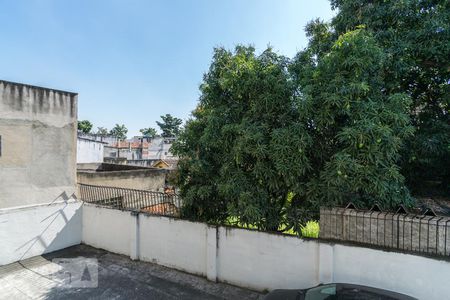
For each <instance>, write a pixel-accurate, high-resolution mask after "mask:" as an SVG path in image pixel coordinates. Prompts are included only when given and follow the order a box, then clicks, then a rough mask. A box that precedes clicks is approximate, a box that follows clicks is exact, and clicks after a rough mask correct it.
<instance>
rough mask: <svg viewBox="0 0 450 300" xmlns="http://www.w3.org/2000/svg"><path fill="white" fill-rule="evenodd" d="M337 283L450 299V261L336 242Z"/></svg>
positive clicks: (335, 270)
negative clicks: (449, 280)
mask: <svg viewBox="0 0 450 300" xmlns="http://www.w3.org/2000/svg"><path fill="white" fill-rule="evenodd" d="M332 248H333V252H332V253H333V256H332V257H333V262H334V272H333V280H334V282H350V283H356V284H363V285H371V286H375V287H380V288H384V289H387V290H394V291H398V292H400V293H404V294H407V295H411V296H414V297H416V298H418V299H430V300H431V299H448V298H449V295H450V285H449V284H448V278H450V262H448V261H443V260H436V259H431V258H426V257H420V256H416V255H409V254H402V253H396V252H387V251H380V250H374V249H368V248H363V247H351V246H343V245H338V244H337V245H334V246H332Z"/></svg>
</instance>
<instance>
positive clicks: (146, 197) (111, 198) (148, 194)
mask: <svg viewBox="0 0 450 300" xmlns="http://www.w3.org/2000/svg"><path fill="white" fill-rule="evenodd" d="M78 191H79V195H80V198H81V200H82V201H85V202H87V203H93V204H97V205H102V206H108V207H112V208H116V209H125V210H139V211H144V212H148V213H152V214H159V215H168V216H179V214H180V208H181V199H180V198H179V197H178V195H176V194H168V193H159V192H153V191H146V190H135V189H126V188H119V187H109V186H97V185H89V184H78Z"/></svg>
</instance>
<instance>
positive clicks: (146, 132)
mask: <svg viewBox="0 0 450 300" xmlns="http://www.w3.org/2000/svg"><path fill="white" fill-rule="evenodd" d="M139 132H140V133H142V135H143V136H145V137H149V138H154V137H155V136H156V135H157V132H156V129H155V128H151V127H149V128H142V129H141V130H139Z"/></svg>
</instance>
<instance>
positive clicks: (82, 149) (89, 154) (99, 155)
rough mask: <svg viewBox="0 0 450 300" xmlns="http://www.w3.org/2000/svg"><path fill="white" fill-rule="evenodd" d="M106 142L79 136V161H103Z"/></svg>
mask: <svg viewBox="0 0 450 300" xmlns="http://www.w3.org/2000/svg"><path fill="white" fill-rule="evenodd" d="M103 147H104V143H102V142H98V141H94V140H88V139H84V138H80V137H78V138H77V163H78V164H79V163H102V162H103Z"/></svg>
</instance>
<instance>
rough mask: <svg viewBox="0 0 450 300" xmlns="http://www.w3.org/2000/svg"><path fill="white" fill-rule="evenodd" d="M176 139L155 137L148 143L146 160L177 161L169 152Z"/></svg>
mask: <svg viewBox="0 0 450 300" xmlns="http://www.w3.org/2000/svg"><path fill="white" fill-rule="evenodd" d="M175 141H176V138H164V137H156V138H153V139H152V140H151V141H149V145H148V156H147V159H162V160H174V159H178V158H177V157H176V156H175V155H174V154H173V153H172V152H171V151H170V148H172V144H173V142H175Z"/></svg>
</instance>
